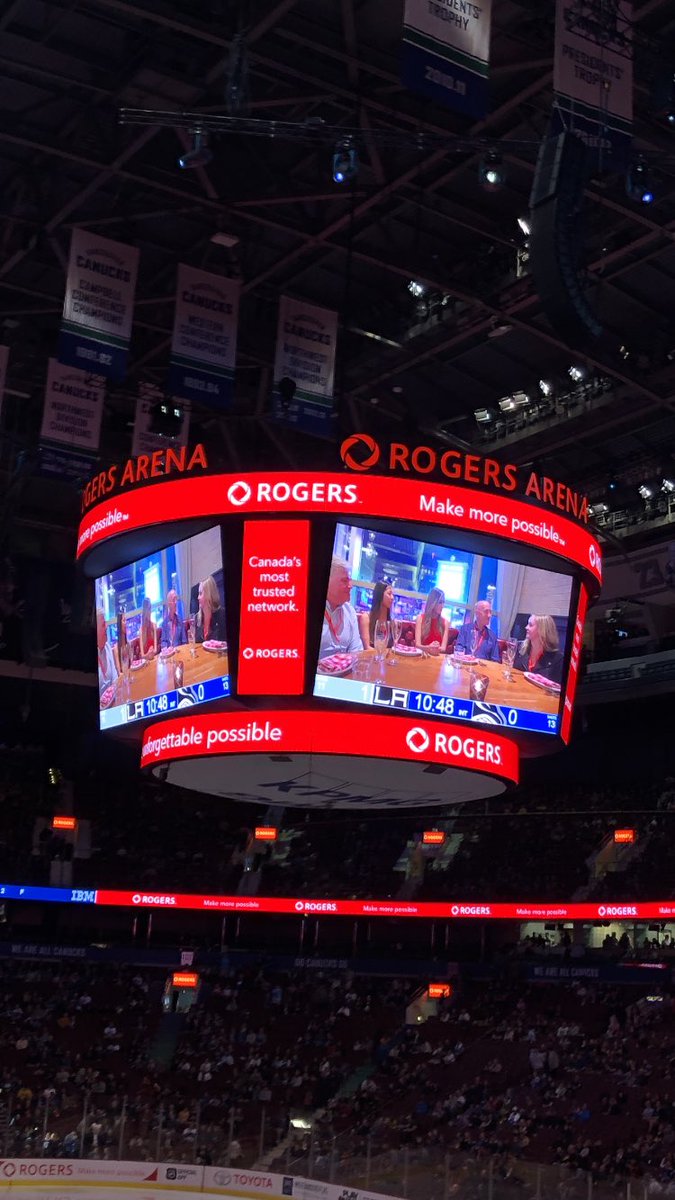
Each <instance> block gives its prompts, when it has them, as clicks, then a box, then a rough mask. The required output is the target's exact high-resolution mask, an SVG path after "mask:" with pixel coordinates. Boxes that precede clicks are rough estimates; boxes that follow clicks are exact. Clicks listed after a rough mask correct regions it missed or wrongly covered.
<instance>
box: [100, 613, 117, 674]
mask: <svg viewBox="0 0 675 1200" xmlns="http://www.w3.org/2000/svg"><path fill="white" fill-rule="evenodd" d="M96 645H97V648H98V690H99V693H100V694H102V693H103V692H105V691H107V689H108V688H109V687H110V686H111V685H112V684H114V683H115V682H116V681H117V676H118V674H119V671H118V670H117V664H116V662H115V654H114V651H113V647H112V645H111V643H110V642H109V641H108V627H107V625H106V620H105V614H104V612H103V610H102V609H100V608H99V609H98V610H97V612H96Z"/></svg>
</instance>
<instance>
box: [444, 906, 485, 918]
mask: <svg viewBox="0 0 675 1200" xmlns="http://www.w3.org/2000/svg"><path fill="white" fill-rule="evenodd" d="M450 912H451V913H452V915H453V917H489V916H491V915H492V908H491V906H490V905H489V904H453V906H452V908H451V909H450Z"/></svg>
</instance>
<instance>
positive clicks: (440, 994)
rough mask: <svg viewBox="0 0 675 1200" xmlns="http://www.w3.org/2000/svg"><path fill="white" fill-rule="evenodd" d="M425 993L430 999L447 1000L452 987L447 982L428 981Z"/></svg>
mask: <svg viewBox="0 0 675 1200" xmlns="http://www.w3.org/2000/svg"><path fill="white" fill-rule="evenodd" d="M427 995H428V997H429V999H430V1000H449V999H450V997H451V995H452V987H451V985H450V984H449V983H430V984H429V987H428V988H427Z"/></svg>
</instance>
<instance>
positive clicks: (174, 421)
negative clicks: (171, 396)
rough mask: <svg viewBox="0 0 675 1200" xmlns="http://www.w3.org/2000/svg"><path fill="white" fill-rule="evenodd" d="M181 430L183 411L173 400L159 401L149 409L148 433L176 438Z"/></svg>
mask: <svg viewBox="0 0 675 1200" xmlns="http://www.w3.org/2000/svg"><path fill="white" fill-rule="evenodd" d="M182 428H183V409H182V408H181V407H180V405H179V404H177V403H176V401H175V400H160V401H159V403H158V404H153V406H152V408H151V409H150V433H154V434H156V435H157V437H165V438H177V437H178V436H179V434H180V431H181V429H182Z"/></svg>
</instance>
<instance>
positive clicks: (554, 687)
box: [524, 671, 560, 696]
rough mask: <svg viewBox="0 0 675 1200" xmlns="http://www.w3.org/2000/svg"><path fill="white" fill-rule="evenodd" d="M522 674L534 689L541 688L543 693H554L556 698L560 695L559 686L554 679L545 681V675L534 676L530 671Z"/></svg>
mask: <svg viewBox="0 0 675 1200" xmlns="http://www.w3.org/2000/svg"><path fill="white" fill-rule="evenodd" d="M524 674H525V678H526V680H527V682H528V683H531V684H533V685H534V687H538V688H542V690H543V691H545V692H554V693H555V695H556V696H558V695H560V684H559V683H556V682H555V680H554V679H547V678H546V676H545V675H534V674H533V673H532V671H525V672H524Z"/></svg>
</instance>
